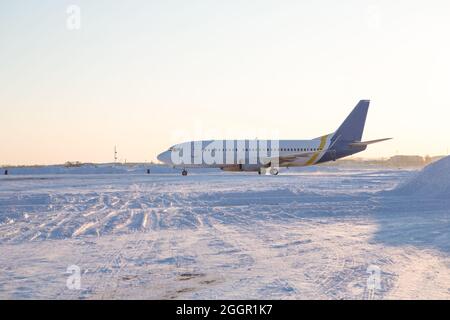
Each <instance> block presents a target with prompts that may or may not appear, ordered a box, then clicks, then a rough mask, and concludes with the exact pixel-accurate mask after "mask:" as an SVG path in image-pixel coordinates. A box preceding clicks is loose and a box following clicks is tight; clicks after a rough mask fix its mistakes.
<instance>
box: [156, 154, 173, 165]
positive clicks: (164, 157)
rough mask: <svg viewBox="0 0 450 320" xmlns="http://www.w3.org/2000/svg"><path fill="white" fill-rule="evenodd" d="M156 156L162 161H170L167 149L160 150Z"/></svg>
mask: <svg viewBox="0 0 450 320" xmlns="http://www.w3.org/2000/svg"><path fill="white" fill-rule="evenodd" d="M156 158H157V159H158V160H159V161H161V162H162V163H170V154H169V151H164V152H161V153H160V154H159V155H158V156H157V157H156Z"/></svg>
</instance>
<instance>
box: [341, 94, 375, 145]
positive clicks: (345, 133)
mask: <svg viewBox="0 0 450 320" xmlns="http://www.w3.org/2000/svg"><path fill="white" fill-rule="evenodd" d="M369 104H370V100H361V101H359V102H358V104H357V105H356V107H355V108H354V109H353V111H352V112H351V113H350V114H349V115H348V117H347V118H346V119H345V120H344V122H343V123H342V124H341V126H340V127H339V128H338V129H337V131H336V132H335V134H334V136H333V140H336V139H339V140H341V141H352V142H353V141H361V138H362V135H363V131H364V125H365V123H366V117H367V111H368V110H369Z"/></svg>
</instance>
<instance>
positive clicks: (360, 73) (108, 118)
mask: <svg viewBox="0 0 450 320" xmlns="http://www.w3.org/2000/svg"><path fill="white" fill-rule="evenodd" d="M72 4H74V5H77V6H78V7H79V8H80V10H81V16H80V18H81V20H80V21H81V24H80V26H81V28H80V29H76V30H70V29H69V28H68V27H67V19H68V17H69V14H68V13H67V12H66V10H67V8H68V7H69V5H72ZM449 17H450V3H449V2H448V1H411V0H409V1H406V0H405V1H392V0H391V1H363V0H354V1H332V0H330V1H317V0H314V1H312V0H311V1H261V0H258V1H242V0H240V1H229V0H228V1H212V0H209V1H208V0H205V1H184V0H179V1H168V0H164V1H163V0H160V1H144V0H143V1H137V0H132V1H111V0H108V1H106V0H105V1H96V0H86V1H76V0H72V1H61V0H54V1H43V0H41V1H31V0H28V1H21V0H15V1H2V2H1V3H0V66H1V69H0V108H1V109H0V146H1V149H0V164H46V163H62V162H65V161H76V160H78V161H83V162H106V161H112V160H113V150H114V145H117V148H118V152H119V158H120V159H126V160H127V161H128V162H132V161H139V162H141V161H150V160H155V159H156V155H157V154H158V153H159V152H161V151H163V150H165V149H167V148H168V147H169V146H170V145H172V144H175V143H178V142H183V141H187V140H194V139H225V138H228V139H236V138H242V139H253V138H255V137H258V138H261V139H270V138H285V139H308V138H314V137H317V136H320V135H322V134H327V133H330V132H333V131H334V130H336V129H337V127H338V126H339V125H340V123H341V122H342V121H343V120H344V118H345V117H346V116H347V114H348V113H349V112H350V111H351V109H352V108H353V107H354V106H355V105H356V103H357V102H358V100H360V99H370V100H372V103H371V108H370V109H369V115H368V119H367V122H366V129H365V132H364V139H366V140H371V139H377V138H384V137H394V140H393V141H390V142H385V143H381V144H378V145H374V146H370V147H369V148H368V150H367V151H365V152H364V153H361V154H359V155H360V156H363V157H381V156H391V155H395V154H422V155H425V154H430V155H440V154H445V153H447V150H448V148H450V125H449V121H450V60H449V59H450V41H449V40H448V37H449V34H450V19H449Z"/></svg>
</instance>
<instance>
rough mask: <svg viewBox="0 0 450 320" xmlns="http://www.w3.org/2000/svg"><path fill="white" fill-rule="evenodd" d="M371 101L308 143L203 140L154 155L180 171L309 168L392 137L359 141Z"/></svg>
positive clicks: (291, 141) (272, 170) (363, 101)
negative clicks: (335, 126) (337, 126)
mask: <svg viewBox="0 0 450 320" xmlns="http://www.w3.org/2000/svg"><path fill="white" fill-rule="evenodd" d="M369 104H370V100H360V101H359V102H358V104H357V105H356V107H355V108H354V109H353V111H352V112H351V113H350V114H349V115H348V117H347V118H346V119H345V120H344V122H343V123H342V124H341V125H340V127H339V128H338V129H337V130H336V131H335V132H333V133H331V134H326V135H323V136H320V137H318V138H315V139H311V140H256V139H255V140H203V141H189V142H184V143H181V144H176V145H174V146H171V147H170V148H169V149H168V150H166V151H164V152H162V153H161V154H159V155H158V156H157V159H158V160H159V161H160V162H162V163H164V164H165V165H168V166H172V167H174V168H181V169H182V172H181V173H182V175H183V176H186V175H187V169H188V168H220V169H222V170H224V171H237V172H242V171H254V172H258V173H259V174H261V173H263V172H266V170H269V172H270V174H271V175H278V169H279V168H280V167H301V166H311V165H316V164H319V163H324V162H328V161H336V160H337V159H340V158H344V157H347V156H350V155H353V154H355V153H358V152H361V151H364V150H366V148H367V146H368V145H370V144H373V143H378V142H382V141H386V140H390V139H392V138H383V139H377V140H370V141H361V138H362V135H363V131H364V125H365V122H366V117H367V111H368V109H369Z"/></svg>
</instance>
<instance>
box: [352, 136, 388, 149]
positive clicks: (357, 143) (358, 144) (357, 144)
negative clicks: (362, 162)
mask: <svg viewBox="0 0 450 320" xmlns="http://www.w3.org/2000/svg"><path fill="white" fill-rule="evenodd" d="M391 139H392V138H384V139H377V140H370V141H355V142H352V143H350V144H349V146H350V147H364V146H367V145H369V144H372V143H377V142H382V141H386V140H391Z"/></svg>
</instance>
